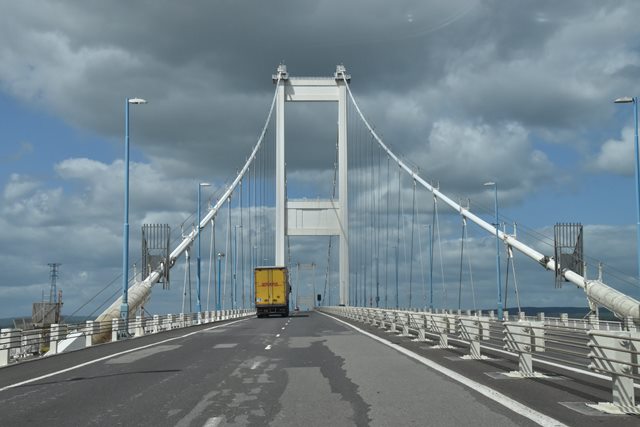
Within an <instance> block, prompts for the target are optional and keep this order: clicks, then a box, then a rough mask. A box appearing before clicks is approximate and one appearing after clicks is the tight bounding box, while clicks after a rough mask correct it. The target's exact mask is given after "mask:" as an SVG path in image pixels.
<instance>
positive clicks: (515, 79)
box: [0, 0, 640, 317]
mask: <svg viewBox="0 0 640 427" xmlns="http://www.w3.org/2000/svg"><path fill="white" fill-rule="evenodd" d="M639 15H640V4H639V3H638V2H637V1H633V0H628V1H621V0H611V1H606V0H598V1H595V0H594V1H587V0H575V1H571V0H566V1H562V2H558V1H537V2H530V1H497V0H455V1H453V0H452V1H447V2H443V1H427V0H420V1H410V0H396V1H393V2H388V1H378V0H366V1H365V0H355V1H346V2H345V1H334V0H314V1H290V2H288V1H283V0H273V1H268V2H267V1H246V0H234V1H229V0H227V1H223V0H220V1H187V2H172V1H157V0H154V1H150V0H147V1H134V2H130V1H111V2H100V1H85V2H71V1H51V0H48V1H37V0H33V1H21V2H14V1H9V0H0V40H1V41H0V130H1V132H0V138H1V143H0V164H1V165H2V167H1V168H0V185H1V186H2V194H1V196H0V197H1V199H0V211H1V214H0V244H1V248H2V250H1V251H0V263H1V265H2V269H3V280H2V281H1V283H0V317H11V316H20V315H26V314H28V313H30V304H31V302H32V301H37V300H40V298H41V295H42V291H43V290H45V291H46V292H48V280H49V279H48V266H47V263H50V262H60V263H62V266H61V268H60V278H59V286H60V287H61V288H62V289H63V291H64V295H65V297H64V298H65V309H64V311H65V312H66V313H67V314H69V313H70V312H72V311H74V310H75V309H76V308H78V307H79V306H80V305H81V304H83V303H84V302H85V301H87V300H88V299H89V298H91V297H92V296H94V295H95V294H96V292H97V291H98V290H100V289H102V288H104V287H105V286H107V285H108V283H110V282H111V281H113V280H116V282H117V276H118V274H119V272H120V269H121V265H120V262H121V261H120V260H121V241H122V182H123V174H122V170H123V161H122V158H123V154H122V152H123V134H124V100H125V99H126V97H134V96H140V97H144V98H146V99H148V100H149V101H150V102H149V104H147V105H144V106H139V107H138V106H136V107H135V108H134V109H133V110H132V119H131V120H132V126H131V131H132V139H131V142H132V165H131V173H132V175H131V179H132V187H131V189H132V194H131V220H130V222H131V227H132V252H133V251H134V248H136V249H135V251H136V254H137V248H138V247H139V246H138V245H139V243H138V242H139V235H137V236H134V235H133V234H135V233H138V234H139V231H137V230H139V227H140V224H142V223H149V222H163V223H164V222H166V223H169V224H171V225H172V226H176V225H177V226H178V227H179V225H180V224H181V223H182V222H183V221H185V220H186V219H187V218H188V217H189V216H190V215H191V214H192V213H193V211H194V210H195V200H194V199H195V185H196V183H197V182H198V181H205V180H207V181H211V182H212V183H214V186H213V188H212V189H211V190H210V192H208V193H207V195H206V197H209V196H211V195H212V194H214V193H215V192H216V191H218V190H219V188H220V187H221V186H222V185H223V184H224V182H225V181H226V180H228V179H229V178H230V177H233V175H234V173H235V171H236V170H237V169H239V168H240V167H241V166H242V164H243V163H244V160H245V159H246V157H247V156H248V154H249V152H250V149H251V147H252V146H253V144H254V143H255V141H256V139H257V136H258V134H259V132H260V130H261V127H262V124H263V122H264V120H265V117H266V114H267V112H268V107H269V103H270V101H271V97H272V94H273V89H274V88H273V84H272V82H271V75H272V74H273V73H274V72H275V69H276V67H277V65H278V64H279V63H280V62H284V63H286V65H287V67H288V70H289V72H290V74H291V75H299V76H309V75H319V76H329V75H332V73H333V72H334V71H335V66H336V64H344V65H345V66H346V67H347V70H348V71H349V73H350V74H351V75H352V90H353V92H354V95H355V96H356V97H357V99H358V102H359V103H360V106H361V108H362V109H363V110H364V112H365V114H366V115H367V117H368V119H369V120H370V122H372V123H373V124H375V127H376V129H377V130H378V131H379V132H380V133H381V134H382V135H383V137H384V139H385V141H387V142H388V143H389V144H390V145H392V146H393V149H394V150H395V151H396V152H397V153H398V154H400V155H402V156H403V157H405V158H408V159H411V161H412V163H413V164H415V165H416V166H417V167H419V168H420V171H421V172H420V173H421V175H422V176H424V177H425V178H427V179H429V180H430V181H434V182H435V181H438V182H439V183H440V188H441V190H442V191H443V192H445V193H451V194H455V195H460V196H461V197H465V198H466V197H470V198H471V199H472V200H473V201H477V203H478V205H479V206H487V207H489V208H491V207H492V193H491V191H489V190H488V189H487V188H485V187H483V186H482V183H483V182H485V181H488V180H493V181H497V182H498V183H499V186H500V187H499V188H500V201H501V202H500V206H501V210H502V212H503V213H504V215H505V216H506V217H508V218H511V219H513V220H514V221H517V222H518V223H519V224H524V225H526V226H527V227H529V228H530V229H531V230H538V231H540V232H545V233H549V231H550V229H552V226H553V224H555V223H556V222H560V221H571V222H582V223H583V224H584V225H585V227H586V241H585V248H586V252H587V254H588V255H589V256H591V257H594V258H596V259H602V260H603V261H604V262H605V263H606V264H607V267H606V268H605V277H607V274H608V272H611V274H612V275H613V274H614V272H615V274H616V275H617V276H619V277H621V278H623V279H624V278H625V277H627V278H628V277H629V276H634V275H635V274H636V271H637V266H636V248H635V180H634V175H633V174H634V163H633V115H632V107H631V106H630V105H614V104H613V102H612V101H613V99H615V98H617V97H619V96H635V95H638V88H637V81H639V80H640V79H639V78H640V54H639V53H640V34H639V32H640V29H638V26H637V25H636V19H635V18H636V17H637V16H639ZM287 108H288V110H287V114H290V115H288V117H290V119H289V122H288V125H287V126H288V127H287V138H288V141H295V142H298V141H299V143H298V144H295V145H294V144H292V151H291V152H290V153H288V162H290V164H291V165H292V166H291V167H290V169H289V172H290V174H291V176H292V177H296V179H297V180H299V182H300V185H303V184H304V183H305V182H308V181H313V180H314V178H315V177H317V176H327V177H330V176H331V175H332V173H331V171H330V170H327V169H330V165H331V163H332V156H333V153H332V151H331V150H326V149H323V147H326V144H328V145H329V147H333V144H334V143H335V128H334V127H333V126H334V125H333V123H334V122H331V120H334V119H333V116H332V114H334V113H335V111H334V110H332V109H331V108H327V107H323V106H307V105H303V106H297V105H296V106H295V107H291V108H289V107H287ZM327 119H328V120H330V122H329V123H330V124H331V125H330V126H327ZM322 141H326V144H325V145H323V144H322ZM304 144H308V145H306V146H305V145H304ZM316 154H317V156H316ZM318 159H319V161H316V160H318ZM322 159H324V160H326V162H325V161H323V160H322ZM327 165H329V166H327ZM322 172H324V173H325V175H317V173H322ZM328 185H329V184H327V185H326V187H323V188H327V187H328ZM318 191H320V190H318ZM310 196H315V195H310ZM473 203H474V202H472V207H473ZM490 211H491V209H489V211H488V213H489V214H490ZM452 227H453V225H452ZM457 230H458V231H455V233H456V234H459V229H457ZM134 231H135V233H134ZM134 242H135V243H134ZM478 242H479V243H478V244H479V245H485V246H487V248H488V250H489V249H490V243H491V241H490V240H486V239H485V240H483V238H481V237H478ZM303 243H304V242H303V241H301V242H300V245H301V248H300V251H305V252H304V253H308V254H309V255H308V256H309V257H310V258H308V259H303V260H301V262H313V260H314V259H315V258H313V257H315V256H317V255H314V250H312V249H311V248H312V246H313V245H307V247H306V249H304V248H302V246H305V245H303ZM134 245H135V246H134ZM451 245H452V249H451V250H452V253H451V254H450V256H451V257H452V259H456V257H459V248H457V246H454V245H456V243H455V242H452V243H451ZM454 248H457V249H454ZM546 251H547V252H548V249H546ZM323 252H324V251H323ZM485 252H486V254H485V255H482V256H479V257H480V259H479V260H477V261H474V262H476V263H477V264H480V265H485V264H487V266H486V271H487V272H491V271H492V265H491V264H490V263H491V260H492V258H491V256H492V254H491V252H490V251H489V252H487V251H485ZM301 253H302V252H301ZM482 257H484V258H482ZM301 258H302V256H301ZM320 258H321V257H320V256H317V259H320ZM485 258H486V260H485ZM484 261H486V262H484ZM316 262H318V263H319V261H316ZM520 268H521V269H522V270H523V271H524V272H525V273H526V271H528V269H530V268H531V269H532V270H535V268H537V267H535V266H534V267H526V266H525V262H524V261H522V267H520ZM479 274H480V272H474V275H479ZM489 274H490V273H489ZM176 276H178V275H177V274H176ZM174 277H175V276H174ZM531 277H532V279H531V281H532V283H528V284H525V282H526V278H525V277H522V278H521V279H520V282H521V286H526V287H527V288H526V289H529V290H530V291H529V293H530V297H529V299H528V301H526V305H542V304H546V305H549V304H551V303H557V304H556V305H565V303H567V304H574V305H577V304H584V300H583V298H582V297H581V295H580V293H579V292H576V291H575V289H566V288H571V287H565V288H563V290H562V291H557V292H558V293H556V294H553V293H551V297H550V296H549V295H550V292H549V291H550V290H551V289H552V288H553V280H552V278H551V277H550V276H549V274H548V273H544V272H543V276H541V277H540V278H538V277H537V276H535V277H536V278H535V279H533V277H534V276H531ZM478 280H480V281H481V279H478ZM486 280H487V283H491V280H494V279H493V278H492V277H491V276H487V278H486ZM177 282H181V280H177V281H176V283H175V286H174V288H175V289H176V290H174V291H169V292H168V293H165V294H163V295H162V296H158V297H156V296H155V295H154V297H153V300H154V301H155V304H156V305H155V306H152V307H153V308H155V309H156V311H157V312H165V311H173V312H176V310H177V309H178V308H179V305H180V304H179V300H180V292H178V290H177V289H178V288H181V285H182V283H177ZM623 282H624V280H623ZM479 286H480V285H479ZM110 289H113V290H114V291H115V290H116V289H117V284H116V285H115V287H112V288H110ZM621 289H622V290H624V291H625V292H629V293H632V294H634V295H635V296H636V297H637V296H639V295H640V292H639V291H638V287H637V286H635V287H634V286H631V287H627V288H621ZM110 292H111V291H109V293H110ZM479 292H480V294H481V295H480V296H479V297H478V298H481V299H482V298H483V296H482V295H484V294H486V298H488V299H487V301H490V300H491V298H492V297H490V293H491V295H492V292H493V288H491V289H487V290H480V291H479ZM483 292H484V294H483ZM525 294H526V292H525ZM98 299H100V298H98ZM88 311H89V312H90V311H91V310H90V309H89V310H88Z"/></svg>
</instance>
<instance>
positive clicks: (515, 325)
mask: <svg viewBox="0 0 640 427" xmlns="http://www.w3.org/2000/svg"><path fill="white" fill-rule="evenodd" d="M504 328H505V338H503V340H504V342H505V346H504V348H505V350H509V351H512V352H514V353H517V354H518V370H517V371H513V372H510V373H509V374H508V375H509V376H512V377H524V378H529V377H542V376H543V375H542V374H539V373H536V372H534V371H533V358H532V356H531V352H533V351H540V350H541V349H543V348H544V341H543V338H542V336H543V334H542V333H541V332H538V331H543V330H544V324H542V323H541V322H528V321H519V322H504ZM536 333H537V334H538V336H536ZM541 340H542V341H541Z"/></svg>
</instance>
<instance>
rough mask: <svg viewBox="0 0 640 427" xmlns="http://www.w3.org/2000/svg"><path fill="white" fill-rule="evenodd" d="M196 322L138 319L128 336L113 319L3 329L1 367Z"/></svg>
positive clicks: (185, 317)
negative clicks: (31, 327)
mask: <svg viewBox="0 0 640 427" xmlns="http://www.w3.org/2000/svg"><path fill="white" fill-rule="evenodd" d="M254 314H255V310H252V309H251V310H250V309H247V310H244V309H243V310H240V309H236V310H233V311H229V314H228V315H227V316H222V315H220V316H214V318H215V319H217V320H212V322H213V321H221V320H224V319H227V318H241V317H248V316H252V315H254ZM194 318H197V313H186V314H185V313H183V314H182V316H181V318H180V317H178V318H176V316H175V315H173V314H167V315H166V316H160V315H157V314H156V315H153V316H152V317H143V316H137V317H136V318H135V320H132V321H130V322H129V331H128V332H129V333H128V334H123V328H124V325H123V321H122V319H120V318H116V319H111V321H97V320H87V321H86V322H85V323H83V324H77V325H74V324H68V325H67V324H53V325H51V327H50V328H42V329H31V330H21V329H10V328H6V329H2V330H0V367H2V366H6V365H8V364H10V363H15V362H17V361H19V360H22V359H28V358H33V357H38V356H42V355H47V356H52V355H55V354H58V353H61V352H64V351H69V350H79V349H83V348H88V347H91V346H93V345H94V344H96V343H97V342H100V341H99V340H96V337H97V338H103V337H104V336H105V334H106V335H107V336H108V335H109V334H110V337H109V338H110V341H111V342H115V341H120V340H123V339H129V338H136V337H142V336H145V335H147V334H156V333H161V332H164V331H170V330H172V329H175V328H178V327H185V328H188V327H191V326H195V325H196V324H197V322H194V321H193V319H194ZM45 352H46V353H45Z"/></svg>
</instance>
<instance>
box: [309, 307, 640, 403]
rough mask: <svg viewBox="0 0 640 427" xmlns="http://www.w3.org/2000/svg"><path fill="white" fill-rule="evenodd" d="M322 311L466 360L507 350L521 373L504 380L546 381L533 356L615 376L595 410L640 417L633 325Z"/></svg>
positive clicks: (638, 336) (638, 346)
mask: <svg viewBox="0 0 640 427" xmlns="http://www.w3.org/2000/svg"><path fill="white" fill-rule="evenodd" d="M320 310H321V311H324V312H327V313H329V314H334V315H338V316H341V317H345V318H348V319H352V320H355V321H359V322H363V323H366V324H370V325H371V326H377V327H378V328H380V329H383V330H385V331H387V332H390V333H398V334H399V335H400V336H407V337H411V338H415V340H417V341H423V342H429V341H431V339H430V338H435V341H436V342H437V344H435V345H434V347H436V348H453V347H451V346H450V344H449V343H450V340H451V339H453V340H455V341H456V342H457V343H462V344H463V345H466V346H468V347H469V354H468V355H466V356H463V358H466V359H475V360H481V359H483V358H486V356H484V355H482V354H481V350H482V349H485V350H494V351H499V352H502V353H504V350H506V351H507V352H509V353H511V354H513V355H514V356H517V358H518V370H517V371H512V372H509V373H507V374H505V375H509V376H520V377H525V378H535V377H541V376H543V375H542V374H540V373H538V372H536V371H535V370H534V368H533V361H534V359H533V357H532V354H533V353H536V360H537V359H539V360H540V361H542V360H547V361H552V362H554V363H561V364H565V365H571V366H575V367H579V368H582V369H585V368H587V369H589V370H591V371H594V372H598V373H602V374H606V375H608V376H610V378H611V382H612V401H611V402H607V403H599V404H594V405H590V406H593V407H594V408H596V409H598V410H600V411H603V412H607V413H614V414H621V413H626V414H636V415H638V414H640V405H636V403H635V396H634V381H638V382H640V363H638V360H639V355H640V333H639V332H637V331H636V327H635V324H634V322H633V320H632V319H627V321H626V322H622V323H621V322H608V321H602V320H599V319H597V318H596V317H595V316H590V317H589V319H569V318H568V316H567V315H566V314H563V315H561V317H560V318H549V317H545V315H544V313H539V314H538V315H537V316H535V317H528V316H526V315H525V314H524V313H520V314H519V315H518V316H509V315H508V313H506V314H505V319H509V320H505V321H498V320H497V318H496V317H495V315H494V313H493V312H491V311H490V312H488V315H483V313H482V312H481V311H477V312H475V313H473V314H472V312H471V311H466V312H464V314H463V313H462V312H461V311H459V310H458V311H457V312H455V313H453V312H451V311H447V310H435V311H431V310H428V311H417V310H391V309H381V308H367V307H342V306H341V307H322V308H320Z"/></svg>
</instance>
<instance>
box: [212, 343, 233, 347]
mask: <svg viewBox="0 0 640 427" xmlns="http://www.w3.org/2000/svg"><path fill="white" fill-rule="evenodd" d="M237 345H238V344H237V343H234V342H230V343H222V344H216V345H214V346H213V348H233V347H235V346H237Z"/></svg>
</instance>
